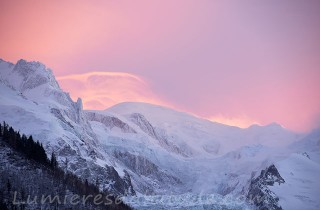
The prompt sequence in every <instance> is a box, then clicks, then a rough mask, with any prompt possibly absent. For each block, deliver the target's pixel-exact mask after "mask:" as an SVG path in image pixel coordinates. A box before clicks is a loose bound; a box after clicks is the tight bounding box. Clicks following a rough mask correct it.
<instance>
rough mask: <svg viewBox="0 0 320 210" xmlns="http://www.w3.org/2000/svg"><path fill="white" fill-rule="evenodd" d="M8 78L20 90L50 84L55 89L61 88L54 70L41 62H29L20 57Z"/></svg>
mask: <svg viewBox="0 0 320 210" xmlns="http://www.w3.org/2000/svg"><path fill="white" fill-rule="evenodd" d="M7 80H8V81H9V82H11V83H16V84H12V85H13V86H15V88H16V89H18V90H19V91H20V92H24V91H25V90H28V89H33V88H36V87H38V86H40V85H43V84H48V85H49V86H51V87H52V88H54V89H59V90H60V87H59V84H58V82H57V81H56V79H55V77H54V75H53V73H52V71H51V70H50V69H48V68H46V66H45V65H44V64H42V63H40V62H36V61H32V62H28V61H25V60H23V59H20V60H19V61H18V62H17V63H16V64H15V65H14V68H13V70H12V72H11V74H10V76H9V77H8V78H7Z"/></svg>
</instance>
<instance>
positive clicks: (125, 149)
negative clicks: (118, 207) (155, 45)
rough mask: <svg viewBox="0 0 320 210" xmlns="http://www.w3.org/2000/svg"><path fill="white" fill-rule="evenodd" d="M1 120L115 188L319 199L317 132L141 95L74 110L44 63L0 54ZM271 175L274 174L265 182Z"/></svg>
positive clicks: (314, 202) (292, 202) (286, 201)
mask: <svg viewBox="0 0 320 210" xmlns="http://www.w3.org/2000/svg"><path fill="white" fill-rule="evenodd" d="M0 120H5V121H6V122H8V123H9V124H10V125H12V126H14V127H15V128H16V129H20V130H21V131H22V132H23V133H26V134H32V135H33V136H34V138H35V139H37V140H39V141H41V142H42V143H43V145H44V146H45V148H46V150H47V151H54V152H55V153H56V154H57V155H58V158H59V162H60V165H63V166H65V167H66V169H67V170H70V171H72V172H74V173H75V174H77V175H78V176H81V177H83V178H87V179H89V180H90V181H91V182H94V183H96V182H98V183H100V187H101V188H104V189H108V190H111V191H113V192H114V193H116V194H122V195H131V196H132V195H135V194H137V195H139V196H146V195H150V196H151V195H152V196H159V195H166V196H169V195H170V196H182V195H187V197H188V196H190V195H191V196H190V197H191V198H193V196H192V195H199V194H201V195H219V196H231V197H233V198H239V197H241V196H242V197H244V198H245V201H246V202H250V201H252V202H253V203H254V204H256V205H257V206H259V207H260V208H262V207H267V208H269V209H272V208H274V207H278V208H280V206H282V207H283V208H284V209H301V207H303V208H304V209H318V208H319V207H320V202H319V201H318V199H317V196H316V195H317V194H319V193H320V191H319V189H320V186H319V183H320V182H319V181H318V180H317V179H316V177H317V175H318V174H319V172H320V165H319V164H320V161H319V160H320V159H319V157H320V155H319V154H320V153H319V145H320V144H319V142H320V132H319V131H315V132H313V133H312V134H310V135H303V134H296V133H293V132H291V131H289V130H287V129H285V128H283V127H281V126H280V125H277V124H270V125H267V126H258V125H254V126H251V127H249V128H247V129H241V128H237V127H232V126H227V125H223V124H219V123H214V122H211V121H208V120H205V119H201V118H197V117H195V116H192V115H190V114H187V113H182V112H178V111H175V110H172V109H169V108H165V107H161V106H157V105H151V104H146V103H133V102H127V103H121V104H118V105H115V106H113V107H111V108H109V109H107V110H104V111H95V110H83V108H82V102H81V99H78V100H77V102H73V101H72V99H71V98H70V96H69V94H68V93H65V92H64V91H63V90H61V89H60V87H59V84H58V83H57V81H56V80H55V78H54V76H53V74H52V72H51V71H50V70H49V69H47V68H46V67H45V66H44V65H43V64H41V63H39V62H27V61H24V60H20V61H18V62H17V64H12V63H9V62H5V61H3V60H0ZM270 167H271V169H272V170H271V169H270ZM273 167H274V168H273ZM268 169H269V170H268ZM273 169H275V170H273ZM262 170H264V171H262ZM266 171H267V172H268V171H271V172H275V171H277V172H278V173H275V174H276V175H274V174H272V173H266ZM270 174H271V175H270ZM277 174H279V176H281V177H282V179H283V180H284V181H283V182H281V183H280V182H279V184H278V182H270V181H268V180H269V178H270V177H268V175H270V176H275V177H278V175H277ZM274 183H276V184H274ZM257 196H260V197H263V199H262V201H261V202H260V203H259V202H255V201H253V199H252V198H253V197H254V198H257ZM270 196H271V197H270ZM271 198H272V199H271ZM146 200H148V199H146ZM180 200H181V199H180ZM178 201H179V199H178ZM178 201H177V202H178ZM270 202H272V203H270ZM189 204H190V203H189ZM148 205H149V204H148ZM161 205H164V204H163V203H161ZM197 205H198V206H197V207H196V209H201V208H200V207H199V205H200V206H201V204H199V203H198V204H197ZM205 205H208V203H206V204H205ZM136 206H138V207H139V205H136ZM151 206H152V205H151ZM173 206H174V205H173ZM189 206H190V205H189ZM149 207H150V205H149ZM149 207H148V208H149ZM198 207H199V208H198ZM150 208H151V207H150ZM165 208H167V207H165ZM169 208H173V207H172V206H171V207H169ZM202 208H204V207H202ZM274 209H275V208H274Z"/></svg>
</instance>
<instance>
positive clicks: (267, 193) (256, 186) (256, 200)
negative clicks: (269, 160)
mask: <svg viewBox="0 0 320 210" xmlns="http://www.w3.org/2000/svg"><path fill="white" fill-rule="evenodd" d="M284 182H285V181H284V179H283V178H282V177H281V175H280V173H279V171H278V169H277V168H276V167H275V166H274V165H271V166H269V167H268V168H266V169H265V170H262V171H261V173H260V175H259V176H258V177H257V178H255V179H252V180H251V183H250V187H249V192H248V194H247V200H248V201H249V202H251V203H253V204H254V205H256V206H257V207H258V209H259V210H282V207H281V206H280V205H279V203H278V201H279V198H278V197H277V195H276V194H275V193H273V192H272V191H271V190H270V189H269V188H268V186H273V185H274V184H276V183H277V184H279V185H280V184H282V183H284Z"/></svg>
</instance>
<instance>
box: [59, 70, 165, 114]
mask: <svg viewBox="0 0 320 210" xmlns="http://www.w3.org/2000/svg"><path fill="white" fill-rule="evenodd" d="M57 80H58V81H59V84H60V86H61V88H62V89H64V90H65V91H67V92H69V93H70V96H71V97H72V99H73V100H76V99H77V98H78V97H80V98H82V100H83V106H84V108H85V109H98V110H103V109H106V108H108V107H110V106H113V105H115V104H117V103H121V102H126V101H133V102H146V103H153V104H160V105H165V104H166V103H165V102H164V101H163V100H161V99H159V98H158V97H157V96H156V95H155V94H154V93H153V92H152V91H151V90H150V88H149V87H148V84H147V82H145V81H144V80H143V79H142V78H140V77H138V76H136V75H133V74H128V73H122V72H90V73H85V74H74V75H67V76H62V77H57Z"/></svg>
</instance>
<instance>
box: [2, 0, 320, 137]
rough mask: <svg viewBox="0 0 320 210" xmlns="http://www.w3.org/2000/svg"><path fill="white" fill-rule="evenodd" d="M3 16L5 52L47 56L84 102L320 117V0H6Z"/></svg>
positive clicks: (262, 117)
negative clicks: (140, 102) (130, 102)
mask: <svg viewBox="0 0 320 210" xmlns="http://www.w3.org/2000/svg"><path fill="white" fill-rule="evenodd" d="M0 26H1V33H0V57H1V58H2V59H4V60H8V61H11V62H16V61H17V60H18V59H20V58H24V59H27V60H38V61H41V62H43V63H45V64H46V65H47V66H49V67H50V68H52V69H53V71H54V73H55V75H56V76H57V77H58V80H59V81H60V83H61V86H62V87H63V88H64V89H65V90H66V91H68V92H70V93H71V95H72V96H73V97H74V98H76V97H77V96H80V97H82V98H83V100H84V102H85V104H84V105H85V107H86V108H100V109H102V108H104V107H108V106H110V105H112V104H114V103H118V102H122V101H145V102H150V103H156V104H161V105H167V106H171V107H173V108H176V109H179V110H184V111H187V112H190V113H193V114H195V115H198V116H201V117H204V118H207V119H213V120H218V121H220V122H225V123H228V124H235V125H240V126H248V125H250V124H252V123H255V122H256V123H260V124H268V123H271V122H278V123H280V124H281V125H283V126H284V127H287V128H289V129H293V130H296V131H307V130H310V129H312V128H315V127H319V124H320V120H319V119H320V91H319V90H320V82H319V79H320V39H319V37H320V2H319V1H317V0H309V1H299V0H284V1H277V0H265V1H264V0H262V1H255V0H251V1H249V0H244V1H236V0H234V1H211V0H200V1H197V0H193V1H191V0H176V1H169V0H161V1H160V0H159V1H148V0H145V1H121V0H119V1H113V0H110V1H102V0H95V1H81V0H77V1H71V0H68V1H64V0H56V1H40V0H34V1H31V0H30V1H27V0H26V1H11V0H2V1H1V2H0ZM95 84H97V85H95Z"/></svg>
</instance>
